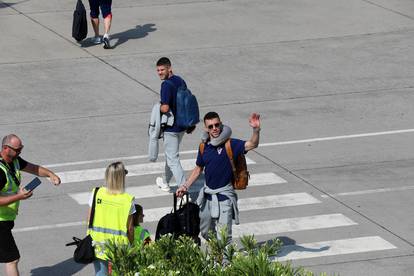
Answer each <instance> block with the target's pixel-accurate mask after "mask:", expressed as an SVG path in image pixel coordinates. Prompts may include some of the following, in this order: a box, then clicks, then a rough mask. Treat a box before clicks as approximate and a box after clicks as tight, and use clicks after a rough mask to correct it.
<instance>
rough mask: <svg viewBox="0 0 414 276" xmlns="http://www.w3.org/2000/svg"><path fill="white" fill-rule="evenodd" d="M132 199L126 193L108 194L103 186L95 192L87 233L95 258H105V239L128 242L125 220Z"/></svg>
mask: <svg viewBox="0 0 414 276" xmlns="http://www.w3.org/2000/svg"><path fill="white" fill-rule="evenodd" d="M133 199H134V197H133V196H131V195H129V194H127V193H122V194H109V193H108V192H107V189H106V188H105V187H102V188H100V189H99V190H98V192H97V193H96V199H95V216H94V219H93V226H92V228H91V229H88V233H89V234H90V235H91V237H92V239H93V241H94V244H95V255H96V257H97V258H99V259H102V260H106V259H107V256H106V254H105V247H104V244H105V242H106V241H109V240H113V241H115V242H116V243H128V242H129V240H128V236H127V222H128V217H129V212H130V210H131V204H132V200H133Z"/></svg>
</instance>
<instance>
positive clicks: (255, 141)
mask: <svg viewBox="0 0 414 276" xmlns="http://www.w3.org/2000/svg"><path fill="white" fill-rule="evenodd" d="M259 140H260V128H259V127H254V128H253V134H252V137H251V138H250V140H248V141H247V142H246V145H245V148H244V149H245V150H246V151H249V150H252V149H255V148H257V146H259Z"/></svg>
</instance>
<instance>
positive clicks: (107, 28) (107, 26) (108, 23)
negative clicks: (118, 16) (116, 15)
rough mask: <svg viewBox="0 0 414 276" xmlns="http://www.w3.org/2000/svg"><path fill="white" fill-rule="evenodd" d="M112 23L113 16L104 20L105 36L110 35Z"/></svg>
mask: <svg viewBox="0 0 414 276" xmlns="http://www.w3.org/2000/svg"><path fill="white" fill-rule="evenodd" d="M111 23H112V15H111V14H110V15H108V16H107V17H105V18H104V29H105V34H108V35H109V31H110V30H111Z"/></svg>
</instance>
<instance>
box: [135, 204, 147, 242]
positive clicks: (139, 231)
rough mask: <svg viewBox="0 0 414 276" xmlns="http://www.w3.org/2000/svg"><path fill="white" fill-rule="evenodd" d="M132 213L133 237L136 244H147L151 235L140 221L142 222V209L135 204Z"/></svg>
mask: <svg viewBox="0 0 414 276" xmlns="http://www.w3.org/2000/svg"><path fill="white" fill-rule="evenodd" d="M135 210H136V212H135V214H134V239H135V243H136V244H140V243H142V242H143V243H144V244H148V243H150V242H151V235H150V233H149V231H148V230H147V229H145V228H144V227H142V226H141V225H140V223H143V222H144V216H145V215H144V210H143V208H142V206H141V205H139V204H135Z"/></svg>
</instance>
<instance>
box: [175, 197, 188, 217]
mask: <svg viewBox="0 0 414 276" xmlns="http://www.w3.org/2000/svg"><path fill="white" fill-rule="evenodd" d="M173 196H174V200H173V202H174V205H173V206H174V213H176V212H177V195H176V194H175V193H173ZM184 196H185V197H186V202H189V201H188V192H184V195H183V197H184ZM183 197H181V199H180V207H179V209H181V207H182V206H183Z"/></svg>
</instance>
